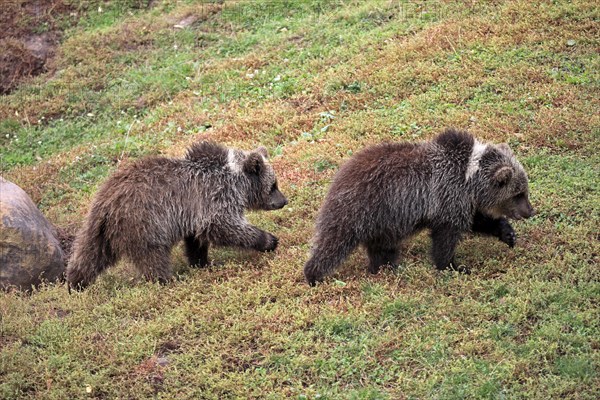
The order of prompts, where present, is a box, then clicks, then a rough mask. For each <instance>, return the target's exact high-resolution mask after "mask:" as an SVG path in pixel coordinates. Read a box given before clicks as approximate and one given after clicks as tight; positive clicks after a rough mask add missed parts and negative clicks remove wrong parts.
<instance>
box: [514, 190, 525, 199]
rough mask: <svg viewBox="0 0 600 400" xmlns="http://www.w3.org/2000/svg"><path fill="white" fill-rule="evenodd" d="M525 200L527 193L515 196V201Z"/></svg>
mask: <svg viewBox="0 0 600 400" xmlns="http://www.w3.org/2000/svg"><path fill="white" fill-rule="evenodd" d="M524 198H525V192H521V193H519V194H517V195H516V196H515V199H517V200H521V199H524Z"/></svg>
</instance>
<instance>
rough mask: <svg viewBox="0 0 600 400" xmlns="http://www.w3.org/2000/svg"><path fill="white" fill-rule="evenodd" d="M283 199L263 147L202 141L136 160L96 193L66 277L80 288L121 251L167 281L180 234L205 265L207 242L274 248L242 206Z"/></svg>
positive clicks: (265, 205)
mask: <svg viewBox="0 0 600 400" xmlns="http://www.w3.org/2000/svg"><path fill="white" fill-rule="evenodd" d="M286 204H287V200H286V198H285V197H284V196H283V194H282V193H281V192H280V191H279V189H278V188H277V179H276V178H275V173H274V171H273V168H272V167H271V165H270V164H269V162H268V161H267V151H266V149H265V148H264V147H260V148H258V149H257V150H255V151H251V152H245V151H241V150H235V149H228V148H225V147H223V146H220V145H218V144H215V143H208V142H202V143H198V144H195V145H193V146H192V147H191V148H190V149H189V150H188V152H187V155H186V156H185V157H184V158H181V159H179V158H165V157H149V158H146V159H142V160H140V161H139V162H137V163H135V164H133V165H130V166H128V167H125V168H123V169H122V170H120V171H117V172H116V173H115V174H114V175H112V176H111V177H110V178H108V180H107V181H106V183H104V185H103V186H102V187H101V188H100V190H99V191H98V193H97V194H96V197H95V199H94V200H93V202H92V205H91V208H90V211H89V213H88V215H87V219H86V221H85V224H84V226H83V228H82V229H81V230H80V232H79V233H78V235H77V238H76V240H75V244H74V248H73V255H72V256H71V259H70V261H69V265H68V268H67V280H68V282H69V285H70V287H74V288H84V287H86V286H87V285H89V284H90V283H92V282H93V281H94V280H95V278H96V277H97V276H98V274H100V273H101V272H102V271H103V270H104V269H106V268H108V267H110V266H112V265H114V264H115V263H116V262H117V261H118V260H119V259H121V258H122V257H125V258H127V259H129V260H130V261H131V262H132V263H133V264H134V265H135V267H136V268H137V269H138V270H139V271H140V272H141V273H142V274H143V275H144V276H145V277H146V279H148V280H152V281H159V282H166V281H169V280H170V279H171V275H172V272H171V261H170V253H171V248H172V247H173V246H174V245H175V244H177V243H178V242H179V241H180V240H182V239H183V240H184V243H185V251H186V255H187V258H188V260H189V263H190V264H191V265H197V266H205V265H207V264H208V246H209V244H214V245H218V246H237V247H241V248H248V249H254V250H258V251H263V252H264V251H272V250H275V248H276V247H277V238H276V237H275V236H273V235H272V234H270V233H268V232H265V231H262V230H260V229H258V228H257V227H255V226H252V225H250V224H249V223H248V221H247V220H246V218H245V217H244V210H246V209H253V210H276V209H279V208H282V207H283V206H285V205H286Z"/></svg>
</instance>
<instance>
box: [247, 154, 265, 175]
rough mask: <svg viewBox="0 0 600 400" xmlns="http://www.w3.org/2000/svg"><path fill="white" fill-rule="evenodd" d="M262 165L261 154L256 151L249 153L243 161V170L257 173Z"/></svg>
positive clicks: (248, 172)
mask: <svg viewBox="0 0 600 400" xmlns="http://www.w3.org/2000/svg"><path fill="white" fill-rule="evenodd" d="M263 167H264V161H263V156H262V155H260V154H258V153H254V152H253V153H250V154H248V157H247V158H246V160H245V161H244V172H246V173H247V174H253V175H259V174H260V172H261V171H262V169H263Z"/></svg>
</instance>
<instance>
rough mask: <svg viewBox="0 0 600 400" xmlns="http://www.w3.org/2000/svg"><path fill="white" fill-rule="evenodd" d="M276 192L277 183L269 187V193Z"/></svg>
mask: <svg viewBox="0 0 600 400" xmlns="http://www.w3.org/2000/svg"><path fill="white" fill-rule="evenodd" d="M276 190H277V182H275V183H274V184H273V186H271V192H274V191H276Z"/></svg>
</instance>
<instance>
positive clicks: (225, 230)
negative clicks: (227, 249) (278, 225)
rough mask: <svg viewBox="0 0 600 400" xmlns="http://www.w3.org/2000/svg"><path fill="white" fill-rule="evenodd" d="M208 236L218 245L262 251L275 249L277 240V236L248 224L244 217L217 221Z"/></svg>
mask: <svg viewBox="0 0 600 400" xmlns="http://www.w3.org/2000/svg"><path fill="white" fill-rule="evenodd" d="M210 236H211V237H210V241H211V242H213V243H215V244H217V245H220V246H236V247H242V248H245V249H254V250H257V251H262V252H266V251H273V250H275V249H276V248H277V244H278V242H279V240H278V239H277V237H275V236H274V235H272V234H270V233H269V232H265V231H263V230H262V229H259V228H257V227H255V226H252V225H250V224H249V223H248V222H247V221H246V220H245V219H240V220H238V221H229V222H225V223H219V226H218V227H214V228H213V230H212V232H211V235H210Z"/></svg>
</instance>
